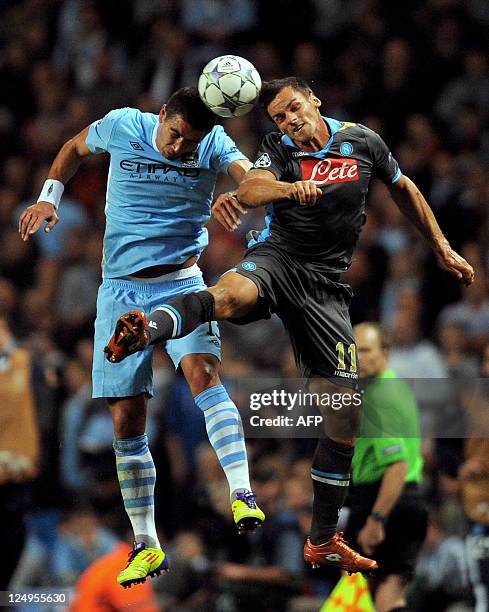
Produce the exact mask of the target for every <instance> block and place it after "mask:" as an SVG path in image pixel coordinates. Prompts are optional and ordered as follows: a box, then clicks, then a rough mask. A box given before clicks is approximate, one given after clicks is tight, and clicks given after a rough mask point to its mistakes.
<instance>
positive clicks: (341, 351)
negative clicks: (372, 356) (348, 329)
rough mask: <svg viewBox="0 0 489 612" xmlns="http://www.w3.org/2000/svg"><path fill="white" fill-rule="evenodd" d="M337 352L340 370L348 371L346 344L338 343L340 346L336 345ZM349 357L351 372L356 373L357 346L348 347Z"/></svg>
mask: <svg viewBox="0 0 489 612" xmlns="http://www.w3.org/2000/svg"><path fill="white" fill-rule="evenodd" d="M336 351H337V353H338V370H346V363H345V344H344V342H338V344H337V345H336ZM348 355H349V356H350V372H356V371H357V347H356V346H355V344H350V346H349V347H348Z"/></svg>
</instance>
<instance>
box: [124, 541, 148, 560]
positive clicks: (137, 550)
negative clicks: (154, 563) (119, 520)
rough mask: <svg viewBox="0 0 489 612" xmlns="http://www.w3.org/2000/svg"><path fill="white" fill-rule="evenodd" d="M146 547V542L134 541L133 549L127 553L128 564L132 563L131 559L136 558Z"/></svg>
mask: <svg viewBox="0 0 489 612" xmlns="http://www.w3.org/2000/svg"><path fill="white" fill-rule="evenodd" d="M145 548H146V544H145V543H144V542H138V543H137V544H136V543H134V547H133V549H132V550H131V552H130V553H129V554H128V555H127V564H128V565H129V563H131V561H133V560H134V558H135V557H136V555H139V553H140V552H141V551H143V550H144V549H145Z"/></svg>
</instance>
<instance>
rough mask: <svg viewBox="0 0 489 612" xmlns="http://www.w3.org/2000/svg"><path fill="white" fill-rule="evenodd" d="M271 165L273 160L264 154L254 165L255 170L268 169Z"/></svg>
mask: <svg viewBox="0 0 489 612" xmlns="http://www.w3.org/2000/svg"><path fill="white" fill-rule="evenodd" d="M271 165H272V160H271V159H270V155H268V153H262V154H261V155H260V157H259V158H258V159H257V160H256V162H255V163H254V165H253V168H268V167H269V166H271Z"/></svg>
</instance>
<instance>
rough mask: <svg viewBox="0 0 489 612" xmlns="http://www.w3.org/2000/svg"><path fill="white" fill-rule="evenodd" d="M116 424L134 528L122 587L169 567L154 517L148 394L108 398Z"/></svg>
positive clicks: (119, 461) (116, 441)
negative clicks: (148, 428)
mask: <svg viewBox="0 0 489 612" xmlns="http://www.w3.org/2000/svg"><path fill="white" fill-rule="evenodd" d="M107 401H108V404H109V408H110V412H111V414H112V421H113V424H114V436H115V438H114V444H113V446H114V452H115V455H116V467H117V477H118V479H119V484H120V487H121V494H122V499H123V501H124V508H125V510H126V512H127V515H128V516H129V520H130V521H131V525H132V529H133V532H134V548H133V550H132V551H131V553H130V554H129V559H128V564H127V567H126V568H125V569H123V570H122V571H121V572H120V574H119V575H118V577H117V582H118V583H119V584H120V585H122V586H123V587H130V586H132V585H133V584H137V583H140V582H144V581H145V580H146V578H147V577H152V576H156V575H157V574H159V573H161V572H162V571H167V570H168V560H167V558H166V555H165V553H164V552H163V551H162V550H161V546H160V543H159V541H158V535H157V533H156V525H155V518H154V488H155V482H156V469H155V465H154V462H153V458H152V456H151V453H150V450H149V447H148V437H147V436H146V434H145V427H146V412H147V396H146V394H139V395H136V396H133V397H123V398H108V399H107Z"/></svg>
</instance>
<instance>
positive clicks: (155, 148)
mask: <svg viewBox="0 0 489 612" xmlns="http://www.w3.org/2000/svg"><path fill="white" fill-rule="evenodd" d="M159 125H160V122H159V121H157V122H156V125H155V126H154V128H153V134H152V136H151V144H152V145H153V149H154V150H155V151H156V152H157V153H160V152H159V151H158V147H157V146H156V134H157V132H158V126H159ZM160 155H161V153H160Z"/></svg>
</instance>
